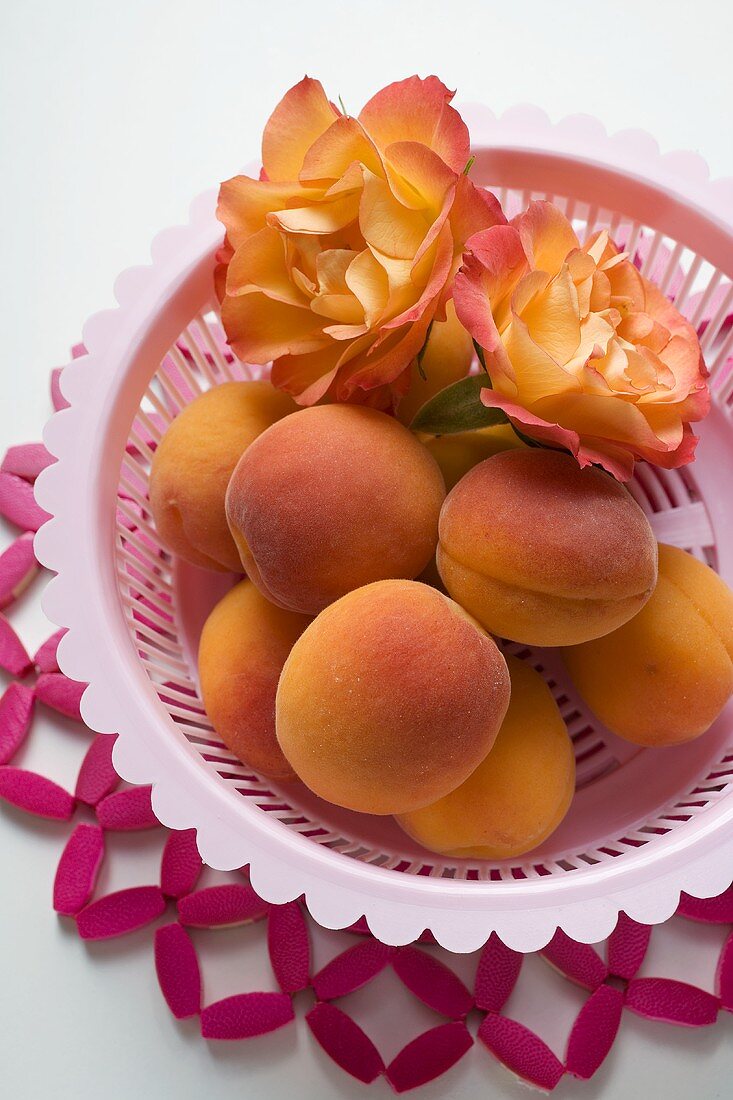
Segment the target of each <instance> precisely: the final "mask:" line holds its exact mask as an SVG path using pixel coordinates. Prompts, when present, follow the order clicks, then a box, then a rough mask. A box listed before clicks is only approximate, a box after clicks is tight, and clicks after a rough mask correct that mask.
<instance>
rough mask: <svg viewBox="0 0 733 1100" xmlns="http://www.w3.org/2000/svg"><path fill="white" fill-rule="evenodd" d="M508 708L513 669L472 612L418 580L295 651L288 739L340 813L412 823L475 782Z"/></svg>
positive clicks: (282, 729)
mask: <svg viewBox="0 0 733 1100" xmlns="http://www.w3.org/2000/svg"><path fill="white" fill-rule="evenodd" d="M508 702H509V675H508V673H507V668H506V662H505V660H504V658H503V656H502V655H501V653H500V652H499V650H498V649H497V647H496V645H495V643H494V641H493V640H492V639H491V638H490V637H488V635H487V634H485V633H484V631H483V630H482V629H481V628H480V627H479V626H478V624H477V623H475V622H474V621H473V620H472V619H471V618H470V617H469V616H468V615H466V614H465V612H464V611H463V609H462V608H460V607H458V605H457V604H455V603H453V601H452V600H449V599H448V598H447V597H446V596H443V595H441V593H440V592H436V591H435V589H433V588H429V587H428V586H427V585H424V584H420V583H419V582H418V581H405V580H386V581H377V582H375V583H374V584H369V585H367V586H366V587H364V588H359V589H357V590H356V591H354V592H350V593H349V594H348V595H346V596H343V597H342V598H341V599H340V600H338V601H337V602H336V603H334V604H331V606H330V607H328V608H326V610H325V611H322V612H321V614H320V615H319V616H318V618H316V619H315V620H314V621H313V622H312V623H311V625H310V626H309V627H308V628H307V629H306V630H305V632H304V633H303V634H302V635H301V637H300V638H299V639H298V641H297V642H296V643H295V645H294V646H293V649H292V652H291V654H290V656H289V657H288V659H287V661H286V662H285V667H284V668H283V671H282V676H281V677H280V685H279V687H278V689H277V703H276V730H277V739H278V741H279V742H280V747H281V748H282V750H283V752H284V754H285V756H286V758H287V759H288V761H289V762H290V764H291V766H292V768H293V770H294V771H295V773H296V774H297V775H298V776H299V777H300V778H301V779H302V780H303V782H304V783H306V784H307V786H308V787H310V789H311V790H312V791H314V792H315V793H316V794H317V795H320V797H321V798H325V799H326V800H327V801H328V802H333V803H335V804H336V805H339V806H346V807H347V808H349V809H351V810H360V811H362V812H364V813H372V814H395V813H407V812H408V811H410V810H415V809H418V808H419V807H420V806H425V805H428V804H429V803H431V802H434V801H435V800H436V799H437V798H441V797H442V796H443V795H445V794H447V793H448V792H449V791H451V790H453V788H454V787H457V786H458V785H459V783H462V782H463V781H464V779H466V778H467V777H468V776H469V775H470V774H471V772H472V771H473V770H474V768H475V767H476V766H477V765H478V764H479V763H480V761H481V760H483V758H484V757H485V756H486V754H487V752H488V751H489V749H490V748H491V746H492V745H493V743H494V739H495V737H496V734H497V732H498V730H499V726H500V725H501V722H502V719H503V717H504V714H505V712H506V708H507V704H508Z"/></svg>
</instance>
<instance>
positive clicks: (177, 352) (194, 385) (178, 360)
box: [168, 342, 204, 397]
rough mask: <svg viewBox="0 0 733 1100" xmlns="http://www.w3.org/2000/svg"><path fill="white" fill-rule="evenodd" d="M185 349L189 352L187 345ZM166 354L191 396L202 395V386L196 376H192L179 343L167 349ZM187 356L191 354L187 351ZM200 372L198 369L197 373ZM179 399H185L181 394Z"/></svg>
mask: <svg viewBox="0 0 733 1100" xmlns="http://www.w3.org/2000/svg"><path fill="white" fill-rule="evenodd" d="M186 348H187V350H189V349H188V346H187V345H186ZM168 354H169V356H170V357H171V359H172V360H173V363H174V364H175V366H176V367H177V368H178V370H179V371H180V373H181V375H182V376H183V380H184V382H185V383H186V385H187V386H188V388H189V389H190V390H191V392H192V393H193V394H195V395H196V396H198V395H199V394H201V393H203V392H204V390H203V386H202V385H201V379H200V378H198V377H197V376H196V374H194V372H193V371H192V370H191V367H190V366H189V362H188V360H187V359H186V356H185V355H184V354H183V352H182V351H181V348H180V344H179V342H176V343H175V344H173V346H172V347H171V348H170V349H169V351H168ZM189 354H192V353H191V352H190V351H189ZM197 366H198V364H197ZM200 372H201V368H200V367H199V373H200ZM176 388H177V387H176ZM181 397H185V395H184V394H181Z"/></svg>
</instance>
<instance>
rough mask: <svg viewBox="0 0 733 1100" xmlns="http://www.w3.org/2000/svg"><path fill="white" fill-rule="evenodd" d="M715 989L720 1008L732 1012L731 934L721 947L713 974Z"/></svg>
mask: <svg viewBox="0 0 733 1100" xmlns="http://www.w3.org/2000/svg"><path fill="white" fill-rule="evenodd" d="M715 988H716V990H717V992H718V996H719V997H720V1002H721V1003H720V1007H721V1008H724V1009H725V1010H726V1012H733V932H731V934H730V936H728V939H727V940H726V941H725V943H724V945H723V950H722V951H721V952H720V958H719V959H718V967H717V970H716V973H715Z"/></svg>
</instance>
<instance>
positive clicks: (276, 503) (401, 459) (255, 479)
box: [226, 405, 445, 615]
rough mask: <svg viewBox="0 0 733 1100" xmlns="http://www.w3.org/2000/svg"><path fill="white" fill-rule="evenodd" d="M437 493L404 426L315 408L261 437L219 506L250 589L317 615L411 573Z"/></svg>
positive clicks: (431, 529) (429, 466) (438, 481)
mask: <svg viewBox="0 0 733 1100" xmlns="http://www.w3.org/2000/svg"><path fill="white" fill-rule="evenodd" d="M444 497H445V486H444V484H443V478H442V475H441V473H440V470H439V468H438V465H437V463H436V462H435V459H433V458H432V457H431V456H430V455H429V454H428V452H427V451H426V450H425V448H424V447H423V446H422V444H421V443H419V442H418V440H417V439H416V438H415V436H414V435H413V434H412V432H410V431H408V429H407V428H405V427H403V426H402V424H400V423H399V422H398V421H396V420H394V419H393V418H392V417H390V416H386V415H385V414H384V413H381V412H377V411H376V410H374V409H370V408H365V407H359V406H356V405H323V406H316V407H314V408H310V409H303V410H301V411H300V412H298V413H295V415H294V416H288V417H286V418H285V419H284V420H281V421H279V422H278V423H277V424H274V425H273V426H272V427H271V428H268V430H267V431H266V432H263V434H262V435H261V436H260V437H259V439H257V440H256V441H255V442H254V443H253V444H252V446H251V447H249V448H248V450H247V451H246V452H245V454H244V455H243V456H242V458H241V459H240V461H239V463H238V465H237V467H236V469H235V471H234V474H233V475H232V479H231V482H230V484H229V489H228V491H227V502H226V508H227V518H228V520H229V526H230V528H231V531H232V534H233V536H234V541H235V542H236V544H237V547H238V549H239V553H240V556H241V559H242V564H243V566H244V569H245V571H246V572H247V574H248V575H249V576H250V577H251V578H252V580H253V581H254V582H255V584H256V585H257V586H258V587H259V588H260V589H261V591H262V592H263V593H264V594H265V595H266V596H267V597H268V599H271V600H272V601H273V602H274V603H277V604H280V605H281V606H282V607H288V608H290V609H291V610H293V611H301V612H303V613H305V614H311V615H315V614H316V613H317V612H318V611H320V610H321V609H322V608H324V607H326V606H327V605H328V604H330V603H332V602H333V601H334V600H336V599H338V598H339V597H340V596H343V595H345V594H346V593H347V592H350V591H351V590H352V589H354V588H359V587H361V586H362V585H365V584H369V583H370V582H371V581H376V580H382V579H386V578H388V577H402V578H413V577H416V576H417V575H418V573H420V571H421V570H422V569H424V568H425V566H426V565H427V563H428V561H429V560H430V558H431V557H432V555H433V553H434V551H435V546H436V543H437V541H438V516H439V514H440V507H441V504H442V503H443V499H444Z"/></svg>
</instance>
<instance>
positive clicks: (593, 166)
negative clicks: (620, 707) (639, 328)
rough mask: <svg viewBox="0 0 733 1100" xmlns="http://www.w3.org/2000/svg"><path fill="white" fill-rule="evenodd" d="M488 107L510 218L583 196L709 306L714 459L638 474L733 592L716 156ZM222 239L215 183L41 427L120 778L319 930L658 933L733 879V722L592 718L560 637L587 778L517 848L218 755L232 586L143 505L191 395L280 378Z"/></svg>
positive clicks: (640, 485) (666, 279) (464, 937)
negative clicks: (241, 346) (686, 899)
mask: <svg viewBox="0 0 733 1100" xmlns="http://www.w3.org/2000/svg"><path fill="white" fill-rule="evenodd" d="M472 114H473V117H472V118H471V119H470V125H471V129H472V132H473V134H474V137H477V136H478V138H479V139H480V141H481V142H482V144H481V145H478V146H477V148H476V153H477V159H476V163H475V165H474V168H473V172H472V174H473V178H474V179H475V180H476V181H477V182H479V183H481V184H484V185H487V186H490V187H491V188H492V189H493V190H495V191H496V193H497V194H498V196H499V198H500V200H501V201H502V203H503V204H504V207H505V209H506V211H507V215H508V216H511V215H512V214H513V213H515V212H516V211H517V210H519V209H521V208H522V207H524V206H525V205H526V203H527V202H528V201H529V199H530V198H537V197H542V198H550V199H552V200H553V201H554V202H556V203H557V204H558V205H559V206H560V207H561V208H562V209H563V210H565V212H566V214H567V215H568V217H570V218H571V219H572V220H573V223H574V225H575V227H576V230H577V231H578V233H579V236H580V237H581V239H583V238H584V237H585V236H586V235H587V234H588V233H590V232H592V231H593V229H595V228H597V227H601V226H608V227H610V230H611V234H612V236H613V237H614V238H615V239H616V240H617V242H618V243H620V244H622V245H623V246H624V247H625V248H626V249H627V250H628V251H629V252H630V253H631V254H632V255H633V256H635V257H637V261H638V262H639V263H640V266H641V270H642V271H643V273H644V274H646V275H649V276H650V277H652V278H654V279H655V280H656V281H657V283H658V284H659V286H660V287H661V289H662V290H663V291H665V292H666V293H667V294H668V295H669V296H670V297H671V298H673V299H674V301H675V302H676V304H677V306H678V308H680V309H681V310H682V312H684V313H686V314H687V316H688V317H689V318H690V320H691V321H692V323H693V324H695V325H699V324H700V323H701V322H702V321H703V320H704V319H706V323H705V324H704V331H703V333H702V347H703V351H704V353H705V355H706V360H707V362H708V365H709V368H710V371H711V388H712V393H713V406H714V408H713V412H712V413H711V415H710V418H709V420H708V421H707V422H706V423H705V424H704V425H703V430H702V432H701V436H702V441H701V444H700V447H699V451H698V455H699V457H698V460H697V461H696V462H695V464H694V465H693V466H692V467H689V468H687V469H684V470H681V471H664V470H659V469H656V468H653V467H650V466H645V465H642V466H641V467H640V468H639V471H638V474H637V476H636V477H635V480H634V482H633V484H632V486H631V488H632V492H633V493H634V495H635V496H636V499H637V500H638V502H639V503H640V505H641V506H642V507H643V508H644V510H645V511H646V512H647V514H648V515H649V517H650V519H651V522H652V525H653V527H654V530H655V533H656V534H657V537H658V538H659V539H660V540H661V541H664V542H669V543H674V544H676V545H678V546H681V547H684V548H685V549H687V550H690V551H691V552H692V553H694V554H695V555H696V556H697V557H699V558H700V559H701V560H703V561H705V562H707V563H708V564H709V565H711V566H712V567H713V568H717V569H719V570H720V571H721V573H722V574H723V575H724V576H725V577H726V578H727V579H728V581H729V582H730V581H733V525H731V521H730V519H729V512H730V496H729V494H730V485H729V479H728V473H727V471H728V470H730V469H731V468H732V467H731V457H732V456H733V411H732V407H733V372H731V371H730V370H729V369H728V359H729V356H730V354H731V352H733V327H732V326H731V324H730V315H731V314H732V313H733V285H732V284H731V274H733V250H732V248H731V240H733V233H732V231H731V228H730V224H728V225H726V224H725V220H724V218H722V217H721V216H720V214H719V210H718V205H721V204H720V200H719V197H716V193H714V192H713V190H712V189H711V185H709V184H708V183H707V180H706V179H702V178H700V169H699V166H697V169H696V171H697V179H694V178H693V179H692V182H691V181H690V177H691V169H690V164H692V162H689V163H688V166H687V169H686V170H685V171H683V165H682V164H681V163H678V162H669V161H665V160H664V158H660V157H659V155H658V153H657V152H656V151H655V148H654V147H653V145H651V146H650V144H649V140H650V139H643V141H642V139H640V138H638V137H636V138H634V139H633V140H632V139H629V138H627V139H626V141H625V142H624V141H620V140H619V139H608V138H607V137H606V135H605V134H604V133H603V131H602V130H599V129H598V127H597V124H592V123H590V122H588V121H585V122H583V123H581V122H579V121H577V120H576V121H575V122H574V123H573V124H571V123H570V122H569V121H568V120H566V123H564V124H561V126H559V127H555V128H553V127H551V126H550V124H549V123H548V122H547V120H545V119H544V118H543V117H541V116H538V115H537V114H536V113H531V112H530V113H528V112H525V113H524V115H522V114H521V113H519V114H516V113H515V114H514V115H513V116H511V115H510V116H508V117H505V119H504V120H501V121H497V120H496V119H494V118H493V117H492V116H491V115H490V114H489V113H488V112H486V111H482V110H479V109H476V110H475V111H473V112H472ZM484 142H485V143H486V144H483V143H484ZM632 168H633V171H632ZM642 169H643V172H642ZM692 175H693V177H694V172H693V173H692ZM701 198H704V199H705V200H706V201H705V203H704V204H703V203H702V202H700V201H698V200H700V199H701ZM716 204H718V205H716ZM218 237H219V229H218V227H217V226H216V223H215V222H214V221H213V196H212V195H209V196H204V197H203V198H202V200H200V202H199V203H198V204H197V205H196V206H195V208H194V210H193V214H192V220H191V225H190V226H189V227H186V228H185V229H181V230H174V231H171V232H170V234H169V235H168V236H167V237H166V236H163V237H161V238H158V241H157V242H156V245H155V246H154V250H153V267H152V268H149V269H142V270H140V271H136V272H132V273H127V274H126V275H125V276H124V277H123V279H122V281H121V283H120V284H119V285H118V288H117V290H118V298H119V301H120V310H119V311H117V312H116V313H114V314H111V315H103V316H102V317H101V318H99V317H98V318H95V319H93V320H92V322H90V325H89V326H88V329H87V330H86V331H85V333H84V338H85V342H86V343H87V346H88V347H89V349H90V355H89V356H88V357H87V358H86V359H84V360H80V361H78V362H77V363H75V364H73V365H71V366H70V367H69V368H67V371H66V372H65V373H64V376H63V379H62V387H63V390H64V393H65V395H66V397H67V399H68V400H69V402H70V405H71V407H70V408H69V409H67V410H64V411H63V412H62V413H59V414H57V416H56V417H55V418H54V419H53V421H52V422H51V423H50V425H49V427H48V430H47V433H46V442H47V445H48V447H49V449H50V450H51V451H52V452H53V453H54V454H56V455H58V457H59V462H58V463H57V464H56V465H55V466H54V467H52V468H51V469H50V470H48V471H46V472H45V473H44V474H43V475H42V477H41V479H40V480H39V483H38V494H39V500H40V503H41V504H43V506H44V507H46V508H47V510H49V511H50V512H51V513H52V514H53V515H54V517H55V518H54V519H53V520H52V521H51V522H50V523H49V524H47V525H46V526H45V527H44V528H43V529H42V531H41V532H40V534H39V536H38V543H37V549H38V552H39V555H40V557H41V558H42V560H43V561H44V563H45V564H47V565H48V566H49V567H51V568H52V569H54V570H56V571H57V572H58V573H59V576H58V577H57V578H56V579H55V580H54V581H53V582H52V583H51V585H50V586H49V590H48V593H47V597H46V609H47V611H48V613H49V615H50V616H51V618H53V619H54V620H55V621H56V622H57V623H59V625H64V626H68V627H69V628H70V633H69V634H68V635H67V637H66V638H65V639H64V642H63V643H62V647H61V651H60V660H61V664H62V667H63V668H64V670H65V671H66V672H67V673H68V674H69V675H71V676H74V677H75V678H77V679H80V680H84V681H89V682H90V688H89V689H88V690H87V693H86V695H85V697H84V703H83V710H84V716H85V719H86V721H87V722H88V723H89V724H90V725H92V726H93V727H95V728H97V729H101V730H105V729H115V730H119V732H120V735H121V736H120V740H119V743H118V746H117V750H116V756H115V761H116V765H117V767H118V769H119V770H120V772H121V774H122V775H123V776H124V777H126V778H128V779H130V780H131V781H133V782H151V781H152V782H153V783H154V784H155V791H154V802H153V805H154V808H155V811H156V813H157V814H158V815H159V816H160V818H161V820H162V821H163V822H164V823H165V824H167V825H170V826H172V827H178V828H184V827H190V826H195V827H197V828H198V830H199V845H200V848H201V852H202V855H203V857H204V859H205V860H206V861H207V862H209V863H211V864H212V865H213V866H217V867H220V868H227V867H233V866H239V865H241V864H245V863H249V864H250V867H251V876H252V882H253V885H254V886H255V888H256V889H257V890H258V892H259V893H260V894H261V895H262V896H264V897H266V898H267V899H268V900H271V901H285V900H289V899H291V898H293V897H296V896H299V895H300V894H301V893H305V895H306V901H307V903H308V905H309V907H310V909H311V911H312V913H313V915H314V916H315V917H316V919H317V920H320V921H321V922H322V923H324V924H326V925H328V926H331V927H341V926H344V925H348V924H350V923H352V922H353V921H355V920H356V919H357V918H358V917H361V916H362V915H366V916H367V919H368V920H369V923H370V926H371V928H372V930H373V931H374V933H375V934H376V935H377V936H379V937H380V938H383V939H385V940H386V941H387V942H391V943H400V942H407V941H408V940H411V939H413V938H414V937H416V936H417V935H418V934H419V933H420V932H421V931H423V929H425V928H429V929H430V930H431V931H432V932H433V933H434V935H435V936H436V938H437V939H438V941H439V942H441V943H442V944H443V945H444V946H446V947H449V948H452V949H455V950H472V949H474V948H475V947H477V946H478V945H479V944H480V943H482V942H484V941H485V940H486V939H487V938H488V936H489V934H490V933H491V932H492V931H494V930H496V931H498V933H499V934H500V936H501V937H502V938H503V939H504V940H505V942H507V943H508V944H509V945H510V946H514V947H517V948H519V949H522V950H530V949H535V948H537V947H541V946H543V945H544V944H545V943H546V942H547V941H548V940H549V939H550V938H551V937H552V935H553V933H554V931H555V928H556V927H557V926H560V927H562V928H564V930H565V931H567V932H568V934H570V935H571V936H574V937H576V938H579V939H583V940H586V941H596V940H599V939H601V938H603V937H604V936H605V935H607V934H608V932H609V931H610V930H611V929H612V928H613V926H614V924H615V922H616V919H617V915H618V912H619V911H620V910H621V909H624V910H625V911H627V912H628V913H629V915H631V916H632V917H634V918H635V919H637V920H640V921H644V922H647V923H654V922H656V921H659V920H663V919H666V918H667V917H668V916H669V915H670V914H671V913H672V912H673V911H674V909H675V907H676V905H677V901H678V898H679V892H680V890H681V889H684V890H686V891H687V892H690V893H693V894H697V895H698V896H709V895H713V894H715V893H718V892H719V891H720V890H722V889H723V888H724V887H725V886H726V885H728V883H729V882H730V881H731V878H733V713H732V712H731V711H730V710H728V711H726V712H725V714H724V715H723V716H722V717H721V719H720V720H719V721H718V722H717V723H716V725H715V727H714V728H713V729H712V730H711V731H710V732H709V733H708V734H707V735H706V736H705V737H704V738H702V739H700V740H699V741H697V742H694V743H692V744H691V745H686V746H682V747H680V748H677V749H674V750H662V751H660V750H657V751H650V750H639V749H637V748H636V747H635V746H632V745H629V744H627V743H625V742H622V741H620V740H619V739H618V738H616V737H614V736H613V735H612V734H610V733H609V732H608V731H607V730H605V729H604V728H603V727H602V726H600V725H599V724H598V722H597V720H596V719H595V718H594V716H593V715H592V714H591V713H590V712H589V711H588V710H587V708H586V707H585V706H584V704H583V703H582V702H581V701H580V700H579V699H578V697H577V695H576V694H575V692H574V690H573V688H572V686H571V685H570V684H569V683H568V681H567V679H566V678H565V677H564V675H563V672H562V667H561V664H560V661H559V659H558V657H557V655H556V654H555V653H554V652H553V651H551V650H542V651H540V650H531V649H528V648H526V647H520V646H517V645H510V646H508V647H507V648H508V650H509V651H511V652H513V653H515V654H517V655H518V656H520V657H521V658H523V659H525V660H527V661H529V662H530V663H531V664H532V665H533V666H534V667H535V668H537V669H538V670H539V671H540V672H541V673H542V674H543V676H544V677H545V679H546V680H547V682H548V684H549V686H550V688H551V689H552V691H553V694H554V696H555V698H556V700H557V702H558V705H559V707H560V709H561V712H562V714H563V717H564V718H565V721H566V722H567V725H568V729H569V731H570V733H571V735H572V738H573V742H574V745H575V752H576V761H577V786H578V791H577V794H576V798H575V800H574V804H573V807H572V809H571V812H570V814H569V815H568V817H567V818H566V820H565V822H564V823H563V825H562V826H561V827H560V829H559V830H558V831H557V832H556V833H555V834H554V836H553V837H551V838H550V839H549V840H548V841H547V842H546V843H545V844H543V845H542V846H541V847H540V848H539V849H537V850H536V851H535V852H533V853H531V854H530V855H529V856H528V857H526V858H524V859H522V860H516V861H506V862H495V863H489V862H480V861H444V860H442V859H440V858H439V857H436V856H434V855H431V854H430V853H428V852H426V851H423V850H421V849H420V848H419V846H417V845H415V844H414V843H413V842H412V841H410V840H409V839H408V838H407V837H406V836H405V835H404V834H403V833H402V832H401V830H400V829H399V828H398V827H397V826H396V825H395V824H394V823H393V822H392V821H391V820H389V819H381V818H370V817H366V816H363V815H358V814H352V813H349V812H348V811H344V810H340V809H338V808H336V807H333V806H330V805H328V804H325V803H322V802H320V801H319V800H318V799H317V798H315V796H313V795H312V794H311V793H310V792H308V791H307V790H305V789H304V788H303V787H302V786H300V785H283V786H278V785H276V784H273V783H272V782H271V781H269V780H267V779H265V778H262V777H260V776H259V775H257V774H255V773H253V772H252V771H251V770H250V769H249V768H247V767H246V766H244V765H242V764H241V763H240V762H239V761H238V760H237V759H236V758H235V757H233V756H232V754H231V753H230V752H229V751H228V750H227V749H226V748H225V747H224V746H223V745H222V744H221V742H220V741H219V740H218V738H217V737H216V734H215V733H214V731H213V729H212V728H211V725H210V723H209V722H208V719H207V716H206V713H205V710H204V707H203V705H202V702H201V699H200V696H199V691H198V685H197V676H196V664H195V653H196V645H197V640H198V634H199V631H200V627H201V625H202V623H203V620H204V618H205V615H206V613H207V611H208V610H209V609H210V607H211V606H212V605H213V603H214V602H215V600H216V599H217V598H218V597H219V596H220V595H221V594H223V592H224V591H225V590H226V588H227V587H228V586H229V585H230V584H231V583H232V578H222V577H219V576H214V575H211V574H208V573H204V572H202V571H199V570H196V569H194V568H192V567H189V566H186V565H184V564H179V563H176V562H174V561H172V560H171V557H170V555H168V553H167V552H166V551H165V550H164V549H163V548H162V547H161V545H160V543H159V541H158V538H157V535H156V532H155V529H154V527H153V525H152V520H151V517H150V513H149V510H148V503H147V480H148V472H149V468H150V461H151V458H152V453H153V449H154V447H155V445H156V443H157V441H158V440H159V439H160V437H161V435H162V433H163V431H164V430H165V428H166V427H167V425H168V424H169V423H170V422H171V420H172V419H173V418H174V417H175V416H176V414H177V413H178V412H179V411H180V409H181V408H182V407H184V406H185V405H186V404H187V403H188V402H189V401H190V400H192V398H193V397H195V396H196V395H197V394H198V393H200V392H202V391H203V390H205V389H207V388H209V387H211V386H215V385H218V384H219V383H220V382H223V381H227V380H232V379H241V378H252V377H261V376H262V375H263V374H266V372H264V371H263V370H262V368H250V367H248V366H246V365H243V364H241V363H239V362H235V361H234V360H233V359H232V356H231V355H230V353H229V352H228V349H227V348H226V345H225V343H224V339H223V335H222V332H221V328H220V325H219V322H218V316H217V308H216V304H215V301H214V300H213V288H212V281H211V272H212V264H213V249H214V247H215V245H216V243H217V241H218Z"/></svg>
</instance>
